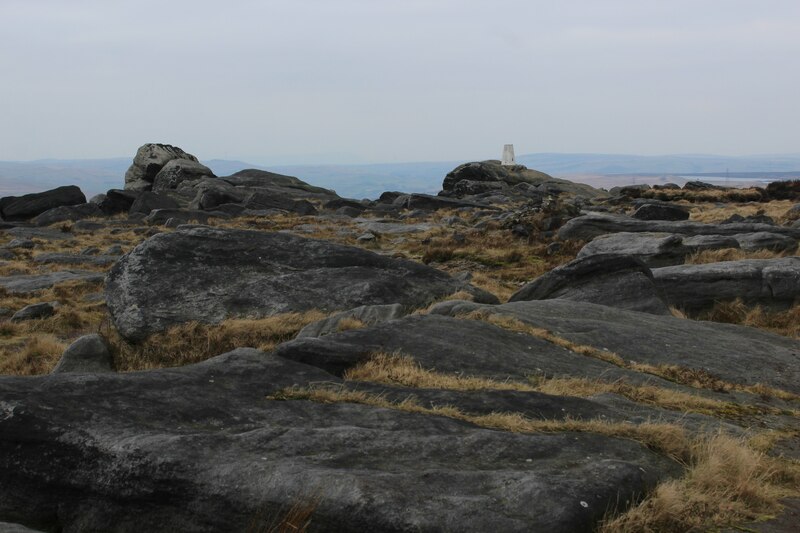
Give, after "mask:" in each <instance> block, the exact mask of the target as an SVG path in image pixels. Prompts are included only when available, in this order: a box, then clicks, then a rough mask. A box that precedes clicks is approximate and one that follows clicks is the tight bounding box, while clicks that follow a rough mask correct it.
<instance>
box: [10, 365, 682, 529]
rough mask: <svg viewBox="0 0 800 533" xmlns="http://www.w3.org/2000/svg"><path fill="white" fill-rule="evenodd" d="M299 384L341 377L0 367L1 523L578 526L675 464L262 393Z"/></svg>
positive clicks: (234, 368)
mask: <svg viewBox="0 0 800 533" xmlns="http://www.w3.org/2000/svg"><path fill="white" fill-rule="evenodd" d="M310 382H330V383H334V384H336V383H338V382H339V380H338V379H337V378H335V377H334V376H332V375H330V374H328V373H326V372H324V371H322V370H319V369H317V368H314V367H311V366H308V365H304V364H300V363H296V362H292V361H287V360H285V359H282V358H278V357H274V356H270V355H268V354H264V353H262V352H258V351H255V350H251V349H239V350H236V351H234V352H231V353H228V354H225V355H222V356H219V357H217V358H215V359H212V360H210V361H207V362H205V363H201V364H198V365H193V366H189V367H184V368H180V369H172V370H158V371H150V372H138V373H131V374H121V375H116V374H97V375H86V374H58V375H52V376H46V377H37V378H14V377H0V398H2V401H0V479H2V480H3V482H2V483H0V520H7V521H14V522H19V523H23V524H25V525H28V526H31V527H37V528H42V529H47V530H63V531H112V530H113V531H122V532H125V531H136V532H139V531H203V532H204V531H242V530H245V529H246V528H247V527H248V526H249V525H251V524H252V523H253V522H254V520H255V521H256V523H257V519H258V518H259V516H261V517H264V520H265V521H266V522H269V518H271V517H274V516H279V515H281V514H282V512H281V508H283V509H284V512H285V509H286V508H288V506H290V505H291V504H292V503H294V502H296V501H299V500H302V499H303V498H314V499H316V500H317V502H318V503H317V507H316V509H315V511H314V526H315V528H316V529H317V530H320V531H323V530H324V531H409V530H423V531H434V530H446V529H447V530H456V531H487V530H492V529H497V528H499V529H500V530H502V531H531V530H536V531H563V532H567V531H569V532H572V531H590V530H591V529H592V528H593V527H594V525H595V524H596V523H597V521H598V520H599V519H600V518H601V517H602V516H603V514H604V513H605V512H606V510H607V509H608V508H610V507H614V506H616V505H617V504H618V502H625V501H632V500H633V499H634V498H635V497H636V496H637V495H639V494H641V493H643V492H644V491H645V490H646V489H647V488H648V487H652V486H653V485H654V484H655V483H656V482H658V481H659V480H661V479H664V478H665V477H666V476H671V475H675V474H677V473H678V472H679V469H678V467H677V465H676V464H675V463H673V462H671V461H670V460H668V459H666V458H665V457H663V456H659V455H657V454H655V453H654V452H651V451H649V450H647V449H645V448H644V447H643V446H641V445H639V444H637V443H635V442H632V441H629V440H622V439H615V438H609V437H603V436H600V435H593V434H588V433H583V434H581V433H562V434H551V435H546V434H530V435H526V434H515V433H509V432H502V431H492V430H487V429H482V428H479V427H476V426H473V425H472V424H468V423H464V422H459V421H456V420H452V419H447V418H443V417H437V416H430V415H420V414H411V413H403V412H399V411H395V410H386V409H379V408H374V407H370V406H365V405H356V404H319V403H312V402H307V401H276V400H268V399H267V398H266V396H267V395H269V394H271V393H273V392H275V391H277V390H279V389H281V388H284V387H290V386H292V385H300V386H303V385H306V384H308V383H310ZM366 387H367V388H369V386H368V385H367V386H366ZM420 394H422V395H423V396H424V394H425V391H420ZM435 394H440V395H442V397H441V398H438V397H434V396H432V397H431V398H429V399H428V400H429V401H436V400H438V399H446V400H448V403H451V404H455V405H459V403H460V402H463V408H464V410H465V411H470V407H469V406H470V405H474V409H475V410H477V411H481V410H482V409H485V406H486V405H489V406H491V405H492V402H493V401H494V402H495V406H499V405H503V402H505V403H506V405H509V404H510V403H514V404H516V405H518V406H521V408H522V409H523V410H529V411H531V412H533V411H535V410H537V409H538V410H539V411H540V412H541V413H542V414H544V415H546V414H547V413H552V414H556V413H557V412H559V411H560V410H561V409H562V408H564V407H568V409H569V411H570V412H579V413H584V414H586V415H587V416H593V415H595V414H597V413H604V412H610V411H609V410H608V409H606V408H604V407H603V406H601V405H599V404H594V403H593V402H591V401H589V400H580V399H572V398H570V399H562V398H559V397H549V396H547V395H542V394H530V395H520V394H516V395H514V394H510V395H509V394H506V393H502V394H499V395H498V396H497V398H496V399H494V400H493V399H492V396H491V394H489V393H473V394H463V393H462V394H458V393H455V394H454V393H449V396H448V393H446V392H437V393H435ZM87 398H91V399H92V406H91V409H86V408H85V407H86V399H87ZM562 400H563V402H564V403H563V404H560V403H559V402H561V401H562ZM487 402H488V403H487ZM537 406H538V407H537ZM23 443H24V445H22V444H23ZM43 458H47V460H43Z"/></svg>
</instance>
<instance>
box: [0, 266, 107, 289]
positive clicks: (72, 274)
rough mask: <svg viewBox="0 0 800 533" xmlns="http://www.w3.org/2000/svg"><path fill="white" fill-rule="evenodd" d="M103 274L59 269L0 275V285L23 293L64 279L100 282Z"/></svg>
mask: <svg viewBox="0 0 800 533" xmlns="http://www.w3.org/2000/svg"><path fill="white" fill-rule="evenodd" d="M104 278H105V275H104V274H100V273H97V272H87V271H83V270H60V271H58V272H49V273H47V274H27V275H21V276H4V277H0V287H3V288H4V289H5V290H7V291H8V292H10V293H12V294H24V293H28V292H33V291H38V290H40V289H47V288H49V287H52V286H53V285H55V284H57V283H63V282H65V281H75V280H77V281H86V282H90V283H98V282H102V281H103V279H104Z"/></svg>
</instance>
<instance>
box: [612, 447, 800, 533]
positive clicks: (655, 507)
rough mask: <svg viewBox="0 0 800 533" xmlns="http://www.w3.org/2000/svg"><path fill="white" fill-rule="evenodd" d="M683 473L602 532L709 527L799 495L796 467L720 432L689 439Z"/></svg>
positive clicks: (759, 513)
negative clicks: (687, 456) (693, 440)
mask: <svg viewBox="0 0 800 533" xmlns="http://www.w3.org/2000/svg"><path fill="white" fill-rule="evenodd" d="M690 455H691V461H690V464H689V468H688V469H687V471H686V474H685V475H684V476H683V477H682V478H680V479H676V480H671V481H666V482H664V483H661V484H660V485H659V486H658V487H657V488H656V489H655V490H654V491H653V493H652V494H651V495H650V496H648V497H647V498H646V499H645V500H644V501H643V502H642V503H640V504H639V505H638V506H636V507H634V508H632V509H630V510H628V511H627V512H624V513H622V514H621V515H619V516H616V517H610V518H608V519H607V520H605V521H604V523H603V524H602V526H601V527H600V528H599V531H600V532H601V533H634V532H636V533H639V532H676V533H678V532H685V531H709V530H712V529H716V528H720V527H724V526H732V525H735V524H737V523H742V522H744V521H747V520H755V519H759V518H763V517H764V516H765V515H771V514H774V513H776V512H778V511H779V510H780V504H779V501H780V500H781V499H782V498H785V497H789V496H797V495H798V484H799V483H800V469H798V467H797V465H796V464H791V463H788V462H785V461H780V460H776V459H772V458H769V457H767V456H766V455H764V454H763V453H762V452H760V451H757V450H755V449H753V448H752V447H750V446H749V445H748V443H747V442H746V441H745V440H743V439H738V438H734V437H731V436H727V435H724V434H718V435H714V436H711V437H708V438H705V439H700V440H698V441H695V442H693V443H692V445H691V448H690Z"/></svg>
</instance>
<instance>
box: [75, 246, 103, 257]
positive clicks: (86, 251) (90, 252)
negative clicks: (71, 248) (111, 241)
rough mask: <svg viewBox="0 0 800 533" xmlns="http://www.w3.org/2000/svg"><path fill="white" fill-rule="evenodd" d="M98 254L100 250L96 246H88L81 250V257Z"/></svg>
mask: <svg viewBox="0 0 800 533" xmlns="http://www.w3.org/2000/svg"><path fill="white" fill-rule="evenodd" d="M99 253H100V248H98V247H96V246H88V247H86V248H84V249H83V250H81V253H80V254H81V255H98V254H99Z"/></svg>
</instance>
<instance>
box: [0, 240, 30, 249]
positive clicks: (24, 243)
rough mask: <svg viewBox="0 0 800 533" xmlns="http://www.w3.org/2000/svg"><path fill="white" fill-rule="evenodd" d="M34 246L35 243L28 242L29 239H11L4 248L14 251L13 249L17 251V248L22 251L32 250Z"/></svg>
mask: <svg viewBox="0 0 800 533" xmlns="http://www.w3.org/2000/svg"><path fill="white" fill-rule="evenodd" d="M34 246H36V243H35V242H33V241H32V240H30V239H12V240H11V242H9V243H8V244H6V246H5V247H6V248H7V249H8V250H14V249H17V248H22V249H26V250H30V249H31V248H33V247H34Z"/></svg>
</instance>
